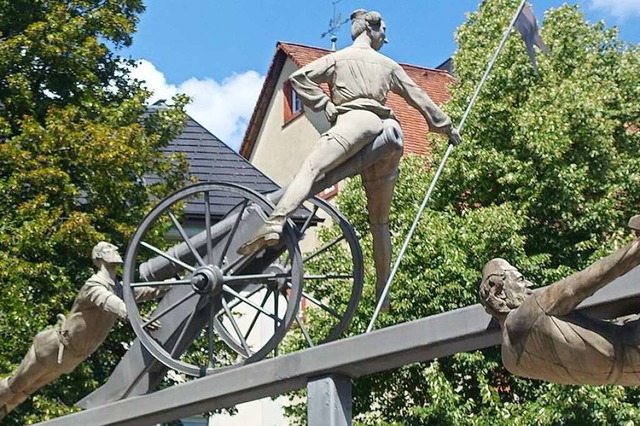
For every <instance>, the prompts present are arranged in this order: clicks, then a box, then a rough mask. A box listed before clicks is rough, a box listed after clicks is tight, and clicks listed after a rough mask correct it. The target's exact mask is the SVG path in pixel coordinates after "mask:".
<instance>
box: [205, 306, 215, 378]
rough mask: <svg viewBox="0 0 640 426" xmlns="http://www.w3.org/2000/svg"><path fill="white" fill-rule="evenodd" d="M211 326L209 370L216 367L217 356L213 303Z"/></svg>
mask: <svg viewBox="0 0 640 426" xmlns="http://www.w3.org/2000/svg"><path fill="white" fill-rule="evenodd" d="M209 309H210V310H209V324H208V327H207V328H208V330H207V343H208V345H207V347H208V351H209V353H208V358H209V368H213V367H215V365H216V354H215V345H214V343H215V342H214V336H215V334H214V330H213V319H214V315H213V314H214V309H215V307H214V304H213V303H211V307H210V308H209Z"/></svg>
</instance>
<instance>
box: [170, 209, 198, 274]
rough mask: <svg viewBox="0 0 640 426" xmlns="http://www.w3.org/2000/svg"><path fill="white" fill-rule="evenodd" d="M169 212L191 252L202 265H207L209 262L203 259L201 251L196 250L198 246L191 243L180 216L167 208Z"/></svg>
mask: <svg viewBox="0 0 640 426" xmlns="http://www.w3.org/2000/svg"><path fill="white" fill-rule="evenodd" d="M167 214H168V215H169V217H170V218H171V221H172V222H173V226H175V227H176V229H177V230H178V233H179V234H180V237H182V240H183V241H184V242H185V243H186V244H187V247H189V250H191V254H193V257H195V258H196V260H197V261H198V263H199V264H200V266H206V265H207V264H206V263H205V262H204V260H203V259H202V256H200V253H198V250H196V248H195V247H194V246H193V244H192V243H191V239H190V238H189V236H188V235H187V233H186V232H185V230H184V228H183V227H182V225H180V222H178V218H177V217H176V216H175V215H174V214H173V212H172V211H171V209H167Z"/></svg>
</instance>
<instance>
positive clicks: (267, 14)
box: [121, 0, 640, 149]
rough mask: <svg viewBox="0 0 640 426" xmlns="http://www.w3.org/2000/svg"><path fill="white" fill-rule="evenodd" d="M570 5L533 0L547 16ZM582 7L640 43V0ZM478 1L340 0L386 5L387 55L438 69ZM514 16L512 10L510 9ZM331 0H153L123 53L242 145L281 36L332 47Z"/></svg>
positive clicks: (591, 1)
mask: <svg viewBox="0 0 640 426" xmlns="http://www.w3.org/2000/svg"><path fill="white" fill-rule="evenodd" d="M562 3H564V2H563V1H560V0H532V1H531V4H532V6H533V9H534V12H535V13H536V15H537V17H538V19H539V20H542V19H543V16H544V11H545V10H547V9H549V8H551V7H557V6H559V5H561V4H562ZM570 3H571V4H574V3H578V4H579V5H580V7H581V9H582V10H583V12H584V13H585V14H586V17H587V19H588V20H589V21H591V22H596V21H599V20H604V21H605V22H606V23H607V25H609V26H613V25H616V26H618V27H619V28H620V35H621V38H622V39H623V40H625V41H628V42H630V43H636V44H637V43H639V42H640V26H638V25H637V22H638V18H640V0H584V1H578V2H570ZM478 4H479V0H396V1H389V0H342V1H341V2H339V3H338V4H337V10H338V11H339V12H341V14H342V18H343V19H344V18H347V17H348V16H349V14H350V13H351V11H353V10H354V9H357V8H365V9H369V10H378V11H380V12H381V13H382V14H383V16H384V18H385V20H386V21H387V27H388V31H387V33H388V37H389V39H390V43H389V44H388V45H387V46H385V47H384V49H383V53H385V54H386V55H388V56H390V57H392V58H393V59H395V60H397V61H399V62H406V63H412V64H417V65H423V66H429V67H435V66H437V65H439V64H440V63H441V62H443V61H444V60H445V59H447V58H448V57H449V56H450V55H451V54H452V53H453V52H454V51H455V48H456V46H455V42H454V32H455V29H456V28H457V27H458V26H459V25H460V24H462V23H463V22H464V20H465V14H466V13H467V12H469V11H473V10H475V9H477V6H478ZM505 13H507V14H510V13H511V12H510V11H505ZM332 14H333V6H332V0H297V1H294V0H227V1H220V0H182V1H178V0H155V1H151V0H150V1H148V2H147V11H146V12H145V13H144V14H143V15H142V16H141V20H140V24H139V27H138V32H137V34H136V35H135V37H134V43H133V46H132V47H131V48H129V49H127V50H125V51H124V52H121V53H123V54H124V55H125V56H130V57H132V58H134V59H141V60H143V62H142V63H141V66H140V68H139V70H138V71H137V72H136V76H137V77H138V78H141V79H145V80H146V81H147V83H148V86H149V88H150V89H153V90H154V91H155V92H156V96H155V98H154V99H157V98H166V97H169V96H171V95H172V94H173V93H175V92H178V91H180V92H186V93H187V94H189V95H190V96H192V97H193V98H194V104H193V105H192V106H190V108H189V109H188V112H189V113H190V114H191V115H192V116H193V117H194V118H196V120H198V121H200V122H201V123H202V124H203V125H205V127H207V128H208V129H209V130H211V131H212V132H213V133H214V134H216V135H217V136H219V137H220V138H221V139H222V140H224V141H225V142H227V143H228V144H229V145H230V146H232V147H233V148H236V149H237V147H238V145H239V143H240V141H241V139H242V135H243V133H244V129H245V126H246V121H247V120H248V118H249V117H250V114H251V111H252V110H253V103H254V102H255V98H256V97H257V95H258V92H259V90H260V87H261V84H262V79H263V77H264V74H265V73H266V71H267V68H268V66H269V63H270V62H271V58H272V55H273V53H274V49H275V45H276V42H277V41H279V40H282V41H290V42H296V43H302V44H308V45H313V46H321V47H326V48H328V47H329V45H330V42H329V39H328V37H326V38H324V39H323V38H321V37H320V35H321V34H322V33H323V32H324V31H326V30H327V28H328V23H329V19H330V18H331V17H332ZM348 31H349V28H348V25H344V26H343V27H342V28H341V30H340V31H339V32H338V37H339V40H338V48H340V47H344V46H346V45H347V44H348V43H349V42H350V38H349V32H348Z"/></svg>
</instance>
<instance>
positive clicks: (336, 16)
mask: <svg viewBox="0 0 640 426" xmlns="http://www.w3.org/2000/svg"><path fill="white" fill-rule="evenodd" d="M341 1H342V0H331V4H333V18H331V19H329V29H328V30H327V31H325V32H323V33H322V35H321V37H322V38H325V37H326V36H327V35H328V34H330V35H331V50H336V41H338V36H337V34H336V32H337V31H338V29H340V27H341V26H342V25H344V24H345V23H347V22H348V21H349V18H347V19H342V15H341V14H340V12H338V9H337V8H336V5H337V4H338V3H340V2H341Z"/></svg>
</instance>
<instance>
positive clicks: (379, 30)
mask: <svg viewBox="0 0 640 426" xmlns="http://www.w3.org/2000/svg"><path fill="white" fill-rule="evenodd" d="M386 31H387V24H386V23H385V22H384V20H381V21H380V25H379V26H370V27H369V34H370V37H371V47H372V48H373V49H375V50H380V49H381V48H382V46H384V44H385V43H386V42H387V34H386Z"/></svg>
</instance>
